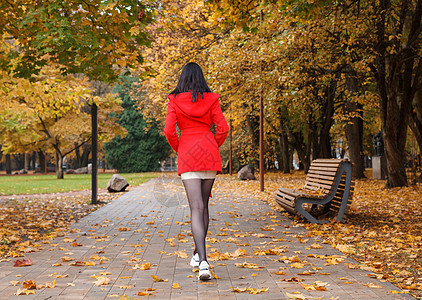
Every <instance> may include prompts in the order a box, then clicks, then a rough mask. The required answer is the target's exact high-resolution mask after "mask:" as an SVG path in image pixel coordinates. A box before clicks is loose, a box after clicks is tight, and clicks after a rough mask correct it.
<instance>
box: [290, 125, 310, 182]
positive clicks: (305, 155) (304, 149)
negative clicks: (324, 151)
mask: <svg viewBox="0 0 422 300" xmlns="http://www.w3.org/2000/svg"><path fill="white" fill-rule="evenodd" d="M289 135H290V137H291V138H290V140H291V144H292V146H293V148H295V150H296V152H297V155H298V156H299V170H301V169H302V166H303V170H304V171H305V174H306V173H308V170H309V167H310V165H311V144H312V143H311V142H308V143H307V144H305V142H304V138H303V135H302V134H301V133H298V132H295V133H292V132H290V131H289ZM310 138H311V137H310V136H309V137H308V141H310ZM301 164H302V166H301Z"/></svg>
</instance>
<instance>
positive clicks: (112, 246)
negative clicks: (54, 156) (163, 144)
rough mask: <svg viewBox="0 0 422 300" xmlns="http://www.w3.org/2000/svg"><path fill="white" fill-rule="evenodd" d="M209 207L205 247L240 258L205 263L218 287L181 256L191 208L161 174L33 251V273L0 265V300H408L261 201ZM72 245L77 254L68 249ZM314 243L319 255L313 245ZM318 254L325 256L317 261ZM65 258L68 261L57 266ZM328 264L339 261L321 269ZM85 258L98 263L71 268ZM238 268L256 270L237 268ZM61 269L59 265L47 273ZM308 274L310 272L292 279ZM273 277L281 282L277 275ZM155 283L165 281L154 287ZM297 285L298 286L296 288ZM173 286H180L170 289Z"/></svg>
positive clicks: (188, 246)
mask: <svg viewBox="0 0 422 300" xmlns="http://www.w3.org/2000/svg"><path fill="white" fill-rule="evenodd" d="M218 180H221V179H220V178H218V179H217V181H218ZM217 183H218V182H217ZM217 185H218V184H217ZM211 203H212V205H211V206H210V213H211V218H212V219H211V222H210V228H209V231H210V232H211V233H210V234H209V238H211V239H213V240H211V241H209V242H208V243H207V244H208V245H209V246H210V247H209V248H208V251H209V252H210V253H214V254H215V253H228V254H232V255H234V254H235V253H236V250H237V249H242V250H245V251H246V254H245V255H241V256H239V257H237V259H235V260H218V261H210V263H211V264H212V265H213V266H214V269H213V271H214V272H215V274H216V275H217V276H218V278H217V279H214V280H211V281H209V282H206V283H201V282H198V280H197V279H196V273H194V272H193V270H192V268H191V267H190V266H189V261H190V257H188V258H183V253H187V254H188V255H189V256H190V255H191V253H192V249H193V240H192V237H191V236H190V224H189V222H188V221H189V207H188V205H187V201H186V199H185V194H184V191H183V186H182V183H181V181H180V179H179V178H178V177H177V176H173V175H165V176H161V177H159V178H155V179H152V180H150V181H148V182H147V183H145V184H143V185H142V186H140V187H137V188H134V189H132V190H131V191H130V192H127V193H125V194H124V195H122V196H121V197H120V198H118V199H116V200H114V201H112V202H111V203H109V204H107V205H105V206H103V207H101V208H100V209H98V210H96V211H95V212H93V213H91V214H90V215H88V216H86V217H85V218H83V219H81V220H80V221H79V222H77V223H76V224H74V225H73V226H72V227H71V230H70V231H69V233H68V234H67V235H66V236H64V237H58V238H56V239H54V240H52V241H51V245H48V244H46V245H45V247H44V249H43V250H42V251H40V252H35V253H30V254H29V255H28V256H29V257H30V258H31V259H32V261H33V265H32V266H29V267H21V268H16V267H13V261H14V259H13V260H11V261H5V262H2V263H0V299H63V300H66V299H69V300H70V299H75V300H76V299H92V300H94V299H95V300H97V299H118V298H119V297H121V296H123V295H127V296H129V297H133V298H135V299H140V298H142V299H147V298H148V299H289V298H288V294H289V293H290V294H293V293H295V292H299V293H300V294H296V295H297V297H300V296H302V295H304V296H306V297H307V299H341V300H343V299H345V300H346V299H385V300H387V299H414V298H412V297H410V296H409V295H406V294H393V293H391V292H390V291H393V290H394V291H398V289H397V288H396V287H395V286H393V285H392V284H390V283H388V282H382V281H380V280H378V279H376V278H371V277H369V276H368V274H370V273H369V272H366V271H363V270H361V269H350V268H347V264H356V262H355V261H353V260H351V259H348V258H346V257H345V256H344V255H343V254H342V253H341V252H339V251H337V250H336V249H333V248H332V247H331V246H329V245H327V244H323V243H321V241H320V240H318V239H315V238H312V237H306V230H305V229H304V228H303V227H300V226H297V227H294V226H292V222H291V221H290V219H288V218H287V217H285V216H283V214H282V213H281V212H274V211H273V210H271V208H270V207H269V206H268V204H266V203H263V202H262V201H259V200H256V199H253V198H250V197H248V196H245V197H244V198H242V199H232V197H230V195H228V194H227V193H223V192H220V191H219V190H218V188H217V189H214V192H213V198H212V199H211ZM263 229H264V230H263ZM65 238H66V240H65ZM73 240H75V241H76V243H78V244H80V245H81V246H72V243H73ZM314 244H318V245H321V246H322V248H318V247H316V249H315V246H313V247H311V245H314ZM267 249H278V250H280V249H281V250H282V251H283V252H282V253H279V255H256V253H255V254H254V251H256V250H267ZM177 253H178V254H179V255H177ZM240 254H242V253H240ZM308 254H314V255H313V256H314V257H309V256H307V255H308ZM93 255H98V256H100V257H105V258H103V260H102V263H100V261H99V260H95V258H91V257H92V256H93ZM317 255H327V257H325V259H322V257H321V256H320V257H319V258H318V257H315V256H317ZM65 256H67V257H70V258H71V259H72V261H70V262H62V257H65ZM283 256H284V257H283ZM293 257H297V259H295V258H293ZM107 259H108V260H107ZM327 259H331V260H337V261H340V262H339V263H338V264H335V265H333V264H327V262H326V260H327ZM84 260H85V261H95V262H96V264H95V265H92V266H71V265H69V264H70V263H71V262H75V261H84ZM295 260H297V264H296V265H295V264H294V263H295ZM245 262H246V263H249V264H256V265H257V266H259V267H260V268H258V269H252V268H240V267H237V266H236V265H235V264H236V263H237V264H242V263H245ZM58 263H60V264H61V265H59V266H52V265H53V264H58ZM144 263H150V264H151V268H150V269H149V270H140V269H139V266H140V265H141V264H144ZM298 264H301V265H298ZM301 266H303V268H295V267H301ZM305 270H306V271H310V272H311V274H310V275H307V276H305V275H300V274H299V273H303V272H304V271H305ZM278 271H281V272H284V275H278V274H276V272H278ZM100 272H108V273H103V274H106V275H103V276H104V277H108V278H109V279H110V282H109V283H108V284H107V285H99V286H97V285H95V284H94V282H95V281H96V278H95V277H93V276H95V275H96V276H101V275H100ZM312 272H313V273H312ZM57 275H67V277H64V278H57V279H56V286H55V287H54V288H43V289H39V290H35V294H31V295H21V296H17V295H15V293H16V292H17V290H18V288H22V285H20V286H13V285H11V284H10V281H20V282H21V283H22V282H23V281H24V280H35V282H36V283H37V284H43V283H45V282H52V281H53V280H54V279H55V276H57ZM153 275H155V276H158V278H160V279H163V280H165V281H163V282H154V281H153V279H152V277H151V276H153ZM17 276H19V277H17ZM297 279H303V281H302V282H295V280H297ZM316 281H321V282H324V283H327V284H328V285H326V289H327V290H326V291H319V290H305V289H304V287H303V286H302V284H308V285H312V284H314V283H315V282H316ZM175 283H178V284H179V285H180V288H172V286H173V284H175ZM370 286H372V287H370ZM232 287H234V288H239V289H245V288H248V287H249V288H256V289H263V288H267V289H268V290H267V291H265V292H262V293H260V294H256V295H253V294H249V293H247V292H242V293H235V292H233V290H232ZM148 288H150V289H155V290H153V291H152V292H151V294H152V295H151V296H138V294H137V293H138V292H142V291H144V290H145V289H148ZM128 299H130V298H128ZM298 299H302V298H298ZM303 299H304V298H303Z"/></svg>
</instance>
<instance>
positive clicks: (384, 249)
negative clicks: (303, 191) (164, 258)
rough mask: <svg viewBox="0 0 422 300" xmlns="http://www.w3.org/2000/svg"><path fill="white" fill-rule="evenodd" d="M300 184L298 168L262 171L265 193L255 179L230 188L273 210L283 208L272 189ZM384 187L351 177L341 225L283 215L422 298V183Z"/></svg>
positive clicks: (309, 234)
mask: <svg viewBox="0 0 422 300" xmlns="http://www.w3.org/2000/svg"><path fill="white" fill-rule="evenodd" d="M223 178H224V177H223ZM233 181H234V180H233V179H232V178H230V177H228V176H227V177H225V180H221V181H220V183H219V184H220V185H225V184H228V183H229V182H231V183H230V185H233ZM304 182H305V175H304V174H303V172H294V173H293V174H281V173H267V174H265V191H264V192H260V191H259V190H260V189H259V181H258V180H255V181H238V180H237V181H236V185H238V186H239V188H233V186H232V187H231V192H232V193H242V194H243V195H245V194H248V195H251V196H253V197H257V198H260V199H262V200H263V201H266V202H267V203H269V204H270V205H271V206H272V208H273V209H274V210H276V211H283V209H282V208H281V207H280V206H278V205H277V204H276V202H275V201H274V193H275V191H276V189H277V188H279V187H288V188H295V189H300V188H301V187H302V186H303V184H304ZM217 184H218V183H217ZM384 186H385V181H382V180H372V179H358V180H356V181H355V192H354V196H353V202H352V203H353V204H352V207H351V210H350V212H349V215H348V218H347V219H346V221H345V222H344V223H338V222H331V223H329V224H323V225H318V224H311V223H309V222H307V221H306V220H304V219H301V218H299V217H298V216H293V215H290V214H287V213H284V214H285V215H286V216H288V217H289V218H291V219H292V221H293V222H294V223H295V225H302V226H303V227H305V228H306V229H307V230H308V236H318V237H320V238H322V239H323V240H324V243H329V244H330V245H331V246H333V247H334V248H336V249H338V250H340V251H341V252H343V253H345V254H346V255H348V256H350V257H352V258H353V259H355V260H357V261H358V264H357V265H356V266H351V267H356V268H361V269H363V270H367V271H370V272H373V273H374V274H376V275H375V276H376V277H377V278H379V279H382V280H387V281H389V282H391V283H393V284H395V285H396V286H398V287H399V288H401V289H403V290H404V291H408V292H409V293H411V294H412V295H414V296H416V297H422V234H421V233H422V197H421V195H422V184H418V185H413V186H409V187H403V188H394V189H385V188H384ZM245 191H247V192H245Z"/></svg>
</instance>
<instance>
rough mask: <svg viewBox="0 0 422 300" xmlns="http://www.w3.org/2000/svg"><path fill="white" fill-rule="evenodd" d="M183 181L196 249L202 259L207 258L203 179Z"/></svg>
mask: <svg viewBox="0 0 422 300" xmlns="http://www.w3.org/2000/svg"><path fill="white" fill-rule="evenodd" d="M182 181H183V185H184V186H185V190H186V195H187V197H188V201H189V207H190V217H191V228H192V235H193V240H194V241H195V251H196V253H198V255H199V260H200V261H202V260H204V259H205V260H206V250H205V236H206V231H205V224H204V209H205V205H204V204H205V203H204V200H203V196H202V195H203V194H202V182H201V181H202V179H186V180H182ZM207 206H208V205H207ZM207 210H208V207H207Z"/></svg>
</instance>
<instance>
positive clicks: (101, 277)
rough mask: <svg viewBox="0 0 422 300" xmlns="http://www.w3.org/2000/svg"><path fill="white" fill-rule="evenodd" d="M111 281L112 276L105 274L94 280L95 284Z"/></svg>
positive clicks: (104, 283)
mask: <svg viewBox="0 0 422 300" xmlns="http://www.w3.org/2000/svg"><path fill="white" fill-rule="evenodd" d="M109 282H110V278H108V277H105V276H99V277H97V280H96V281H95V282H94V284H95V285H97V286H98V285H107V284H108V283H109Z"/></svg>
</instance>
